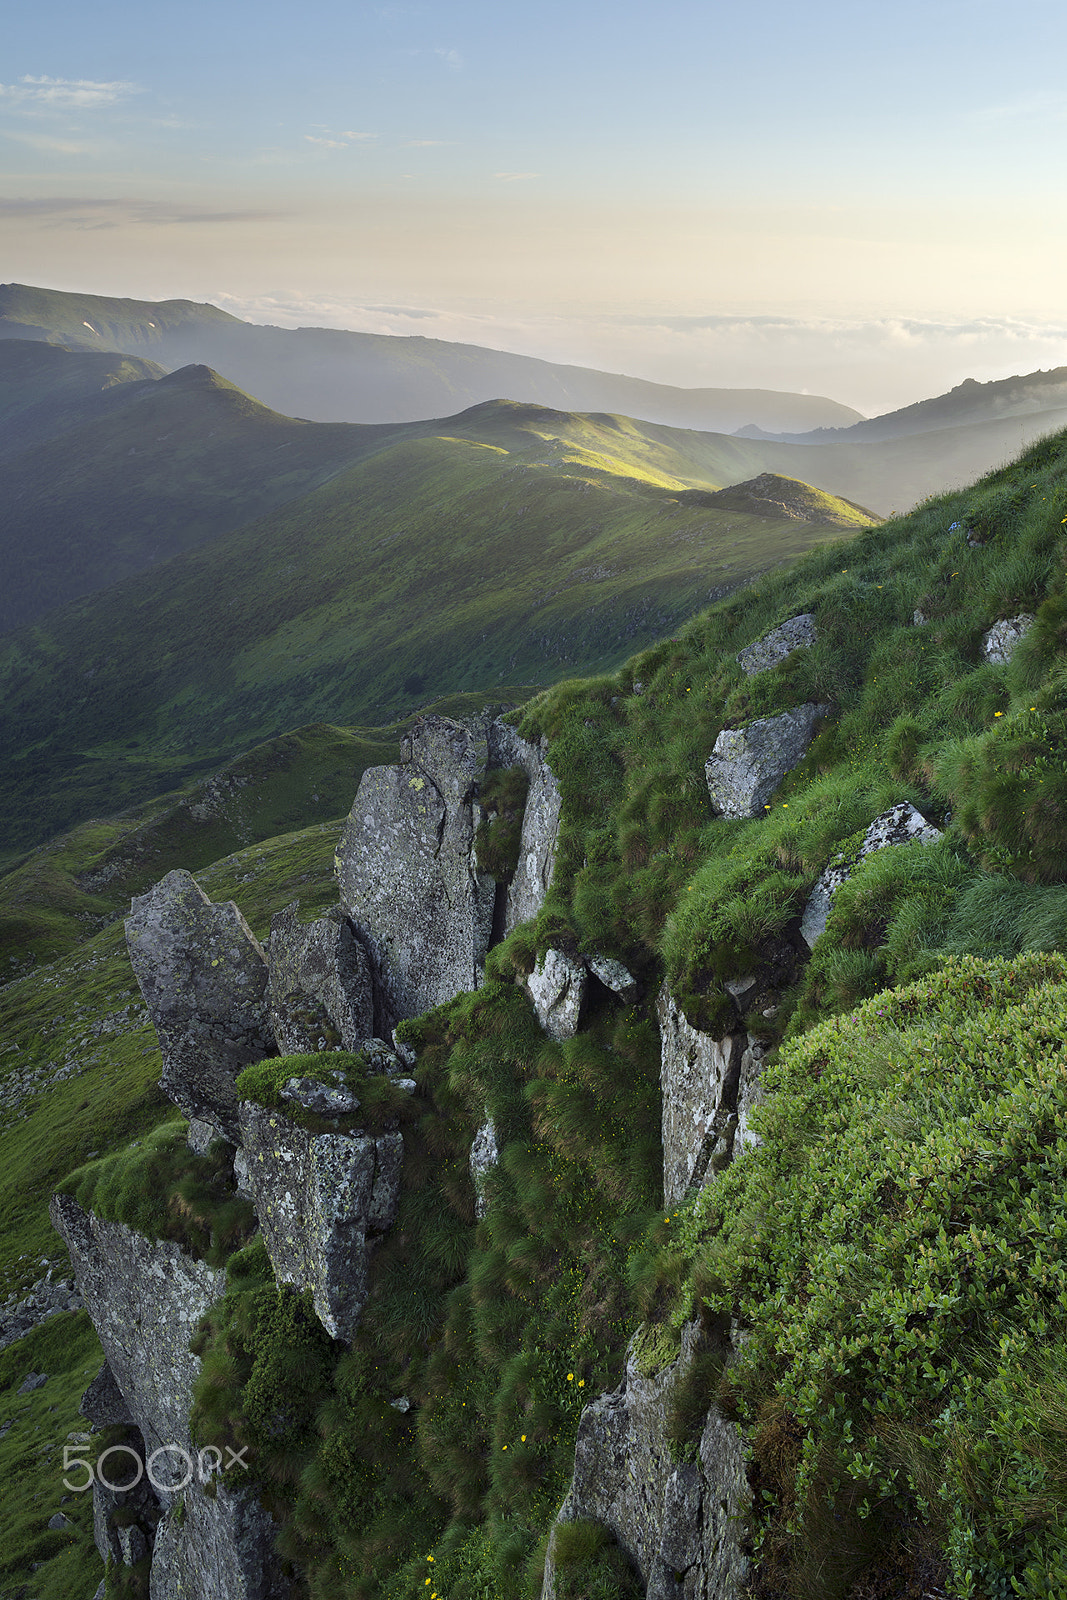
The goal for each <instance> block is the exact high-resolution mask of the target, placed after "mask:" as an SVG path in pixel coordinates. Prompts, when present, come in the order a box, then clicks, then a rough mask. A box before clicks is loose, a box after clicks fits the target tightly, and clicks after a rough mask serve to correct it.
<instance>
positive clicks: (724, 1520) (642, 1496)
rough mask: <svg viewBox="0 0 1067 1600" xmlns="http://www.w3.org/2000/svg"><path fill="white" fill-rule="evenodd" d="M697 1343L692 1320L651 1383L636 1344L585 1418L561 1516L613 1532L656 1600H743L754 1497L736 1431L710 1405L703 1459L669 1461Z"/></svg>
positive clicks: (548, 1591)
mask: <svg viewBox="0 0 1067 1600" xmlns="http://www.w3.org/2000/svg"><path fill="white" fill-rule="evenodd" d="M698 1338H699V1336H698V1332H697V1327H696V1324H690V1325H689V1327H687V1328H686V1329H685V1330H684V1332H683V1337H682V1352H681V1355H680V1356H679V1357H678V1359H677V1360H676V1361H675V1362H674V1363H672V1365H670V1366H669V1367H666V1368H664V1369H663V1370H662V1371H661V1372H659V1373H657V1374H655V1376H653V1377H649V1378H645V1377H642V1376H641V1373H640V1371H639V1370H638V1367H637V1365H636V1363H635V1360H634V1356H633V1350H634V1346H633V1345H631V1349H630V1353H629V1354H628V1357H627V1362H626V1377H625V1379H624V1381H623V1384H622V1386H621V1387H620V1388H619V1389H616V1390H615V1391H613V1392H612V1393H611V1394H606V1395H601V1396H600V1397H599V1398H598V1399H597V1400H594V1401H593V1403H592V1405H590V1406H587V1407H586V1409H585V1410H584V1411H583V1413H582V1420H581V1422H580V1424H579V1427H578V1439H577V1442H576V1445H575V1451H574V1476H573V1478H572V1480H571V1486H570V1489H569V1491H568V1493H567V1497H566V1499H565V1500H564V1502H563V1505H562V1507H561V1508H560V1511H559V1515H558V1517H557V1519H556V1521H557V1523H561V1522H574V1521H578V1520H581V1519H589V1520H591V1521H594V1522H599V1523H601V1524H603V1526H604V1527H606V1528H609V1529H610V1531H611V1532H612V1534H613V1535H614V1536H615V1539H616V1540H617V1542H618V1544H619V1545H620V1546H621V1547H622V1548H623V1549H624V1550H625V1551H626V1552H627V1554H628V1555H629V1556H630V1557H631V1559H632V1560H633V1562H634V1564H635V1566H636V1567H637V1569H638V1571H639V1573H640V1575H641V1578H642V1581H643V1582H644V1583H645V1585H646V1590H647V1594H648V1595H649V1596H650V1597H651V1600H739V1597H740V1595H741V1593H742V1591H743V1585H744V1581H745V1578H746V1575H747V1570H748V1562H747V1559H746V1556H745V1553H744V1542H743V1541H744V1520H743V1519H744V1515H745V1512H746V1510H747V1507H748V1504H749V1499H750V1492H749V1489H748V1483H747V1480H746V1477H745V1469H744V1456H743V1450H742V1445H741V1440H740V1436H739V1435H738V1433H737V1430H736V1428H735V1427H734V1426H733V1424H732V1423H729V1422H727V1421H726V1419H725V1418H724V1417H722V1415H721V1414H720V1413H719V1412H718V1410H717V1409H716V1408H714V1407H713V1408H712V1410H711V1412H710V1413H709V1416H708V1419H707V1422H706V1423H705V1426H704V1430H703V1433H702V1436H701V1441H700V1448H699V1460H698V1462H694V1463H691V1464H688V1463H678V1462H675V1461H674V1460H673V1459H672V1452H671V1447H670V1443H669V1424H670V1413H671V1398H672V1395H673V1392H674V1388H675V1385H676V1384H677V1383H678V1381H679V1379H680V1378H681V1377H682V1376H683V1375H684V1373H685V1371H686V1370H687V1368H688V1366H689V1365H690V1363H691V1362H692V1360H693V1357H694V1354H695V1353H696V1350H697V1348H698ZM552 1550H553V1542H552V1541H551V1540H550V1542H549V1559H548V1561H547V1562H546V1565H545V1582H544V1587H543V1589H542V1592H541V1595H542V1600H556V1596H557V1592H558V1591H557V1581H556V1569H555V1563H554V1561H553V1558H552Z"/></svg>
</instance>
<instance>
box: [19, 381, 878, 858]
mask: <svg viewBox="0 0 1067 1600" xmlns="http://www.w3.org/2000/svg"><path fill="white" fill-rule="evenodd" d="M170 381H172V382H173V381H174V380H170ZM453 425H454V426H456V427H457V429H462V428H464V427H466V428H467V429H469V431H470V432H471V433H476V434H477V437H468V436H465V435H464V433H461V432H459V431H457V432H456V433H451V432H449V433H442V434H439V435H435V436H433V437H427V438H418V437H408V438H402V439H401V440H400V442H398V443H394V444H391V445H388V446H386V447H385V448H383V449H379V450H378V451H377V452H376V453H375V454H373V455H371V456H370V457H368V459H366V460H365V461H363V462H362V463H359V464H357V465H356V466H354V467H351V468H348V469H347V470H345V471H343V472H341V473H339V474H338V475H336V476H334V477H333V478H332V479H331V480H330V481H329V482H327V483H326V484H324V485H323V486H322V487H320V488H318V489H316V490H314V491H313V492H312V493H311V494H310V495H305V496H304V497H302V498H301V500H300V501H299V502H298V503H296V504H295V505H294V506H292V507H283V508H282V509H281V510H279V511H276V512H274V513H272V514H271V515H270V516H267V517H265V518H261V519H260V520H258V521H256V522H253V523H251V524H249V525H247V526H246V527H244V528H243V529H241V530H239V531H238V532H236V533H233V534H230V535H228V536H226V537H224V538H217V539H215V540H214V541H213V542H212V543H211V544H209V545H207V546H206V547H203V548H201V549H199V550H195V551H192V552H190V553H188V554H186V555H182V556H178V557H175V558H173V559H172V560H171V561H169V562H167V563H166V564H164V565H163V566H160V567H157V568H153V569H151V570H149V571H146V572H143V573H141V574H139V575H137V576H135V577H132V578H128V579H126V580H125V581H124V582H122V583H119V584H116V585H114V586H113V587H112V588H110V589H108V590H106V591H105V592H103V593H102V594H100V595H96V596H93V597H91V598H90V599H88V600H85V601H80V602H77V603H76V604H74V605H71V606H68V607H66V608H64V609H62V610H60V611H58V612H54V613H52V614H51V615H49V616H48V617H47V618H45V619H44V620H43V621H42V622H41V624H40V625H39V626H38V627H37V628H35V629H32V630H23V631H22V632H21V633H18V634H15V635H11V636H10V637H9V638H8V640H7V641H6V642H5V643H4V645H3V648H2V650H0V684H2V689H3V695H2V705H0V749H2V751H3V757H2V759H0V793H2V794H3V797H4V805H5V818H6V834H7V839H6V842H7V845H8V848H9V849H10V848H17V847H22V848H25V847H26V846H27V845H30V844H32V843H35V842H38V841H39V840H41V839H42V838H44V837H47V835H48V834H49V833H51V832H55V831H56V830H57V829H58V828H60V827H64V826H70V825H72V824H73V823H75V822H77V821H79V820H81V819H83V818H84V817H85V816H86V815H98V814H100V813H101V812H107V811H110V810H114V809H116V808H117V807H119V806H121V805H123V804H125V803H128V802H129V801H133V800H143V799H146V798H148V796H150V795H151V794H154V793H158V792H159V791H160V790H162V789H166V788H170V787H173V786H174V784H175V783H177V782H180V781H182V780H184V779H185V778H186V777H188V776H192V775H194V774H196V773H202V772H203V771H205V770H206V769H207V768H209V767H214V766H217V765H218V764H219V762H220V761H221V760H223V759H225V757H226V754H227V752H228V751H229V750H230V749H232V748H233V745H234V743H240V744H244V745H247V744H250V743H252V742H255V741H258V740H262V739H266V738H270V737H271V736H273V735H274V734H276V733H277V732H278V731H279V729H282V728H285V727H287V726H292V725H294V724H297V723H301V722H307V721H327V722H341V723H352V722H358V723H364V724H365V723H380V722H384V721H387V720H390V719H392V718H393V717H396V716H399V715H403V714H405V713H407V712H408V711H410V710H411V709H413V708H414V707H415V706H417V705H418V704H420V703H421V702H422V701H424V700H425V698H426V696H427V694H428V693H437V694H441V693H451V692H457V691H462V690H473V689H476V688H478V687H479V686H484V685H492V684H494V683H515V682H519V683H521V682H538V683H544V682H550V681H554V680H555V679H556V678H558V677H560V676H562V675H564V674H565V673H567V672H573V671H574V670H575V669H576V668H578V667H580V668H582V669H583V670H593V669H599V668H601V667H607V666H610V665H614V664H615V663H617V662H618V661H620V660H621V659H623V658H624V657H625V655H627V654H628V653H629V652H630V651H631V650H632V649H633V647H634V644H635V643H639V642H640V641H641V640H651V639H653V638H656V637H659V636H660V635H662V634H663V633H664V632H665V631H667V630H669V629H670V628H671V627H673V626H675V625H676V624H677V623H678V622H680V621H681V620H682V619H684V618H685V617H687V616H689V615H691V614H692V613H693V612H694V611H695V610H698V609H699V608H700V607H701V606H702V605H704V604H706V603H707V601H708V599H709V598H711V597H713V596H714V595H715V594H721V593H723V592H725V591H726V590H728V589H731V588H733V587H736V585H737V584H739V583H744V582H747V581H748V580H749V579H751V578H752V577H753V576H754V575H755V574H756V573H758V572H760V571H764V570H766V568H767V567H768V566H771V565H774V564H776V563H778V562H781V561H786V560H790V559H793V558H794V557H796V556H797V555H799V554H802V553H803V552H804V551H805V550H807V549H809V548H810V547H811V546H812V544H814V543H819V542H822V541H824V540H826V539H827V538H828V537H833V536H834V535H835V534H837V535H838V536H840V532H841V531H843V530H847V529H851V528H854V527H855V526H857V525H861V524H862V523H863V522H864V521H866V520H868V519H867V518H866V517H865V516H864V514H863V513H861V512H858V511H857V510H856V509H855V508H854V507H852V506H848V505H845V504H842V505H841V506H840V507H839V514H838V525H837V527H836V528H833V527H828V526H827V525H826V524H825V522H824V521H822V520H820V522H819V523H817V524H812V523H807V522H800V521H797V520H796V519H795V518H793V517H790V516H786V515H783V514H782V511H781V508H780V507H779V506H776V505H768V506H767V507H759V508H752V509H749V510H748V511H745V512H737V511H722V510H717V509H715V508H712V507H709V506H707V505H705V504H704V503H703V498H704V497H703V496H700V495H698V496H696V503H693V502H692V501H691V500H690V499H688V498H687V495H686V488H687V483H686V482H685V481H684V480H682V479H681V478H676V477H673V476H672V475H671V474H670V473H669V472H668V471H667V470H665V468H666V467H668V466H669V467H674V468H679V469H680V468H681V467H683V466H684V465H686V463H684V462H683V461H682V460H681V459H680V457H678V455H677V452H671V451H665V450H664V449H662V448H660V447H657V448H655V449H653V448H651V447H650V446H647V445H644V461H643V462H642V463H641V464H638V463H635V462H634V461H632V460H629V459H627V458H626V457H625V456H623V455H620V454H609V453H608V452H609V451H611V450H614V451H618V450H619V448H620V446H619V444H618V442H617V441H618V439H619V438H620V437H625V436H626V435H627V432H628V426H627V425H626V424H625V423H618V424H617V423H616V422H615V421H614V419H606V420H604V421H601V422H597V421H596V420H595V419H590V418H577V419H573V418H569V417H566V416H564V417H562V418H561V419H559V420H558V421H557V422H555V423H553V422H552V421H551V416H550V414H547V413H544V412H542V411H540V410H536V409H534V408H523V407H515V406H506V405H501V406H497V407H491V408H488V415H486V414H485V408H482V409H481V412H480V413H479V414H478V415H476V416H474V417H473V418H468V419H466V420H465V419H463V418H459V419H454V424H453ZM492 439H495V440H496V441H498V442H490V440H492ZM504 440H506V441H507V443H503V442H500V441H504ZM642 443H643V442H642ZM594 444H596V445H598V446H599V448H598V449H593V448H592V446H593V445H594ZM690 481H691V480H690ZM46 774H47V787H48V791H49V797H48V799H47V800H45V801H43V802H42V797H41V790H42V781H43V780H44V778H45V775H46Z"/></svg>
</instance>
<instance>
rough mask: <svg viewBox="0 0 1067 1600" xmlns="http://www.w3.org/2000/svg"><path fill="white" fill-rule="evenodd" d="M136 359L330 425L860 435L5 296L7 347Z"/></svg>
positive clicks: (507, 364)
mask: <svg viewBox="0 0 1067 1600" xmlns="http://www.w3.org/2000/svg"><path fill="white" fill-rule="evenodd" d="M3 338H16V339H52V340H57V341H59V342H60V343H63V344H69V345H76V346H78V347H79V348H81V349H101V348H108V349H113V350H122V351H126V352H127V353H128V354H131V355H138V356H147V357H149V358H150V359H151V360H153V361H158V362H160V363H161V364H162V365H163V366H165V367H169V368H172V369H173V368H175V367H182V366H186V365H187V364H188V363H190V362H195V363H203V364H206V365H207V366H211V367H215V368H217V369H218V370H219V371H220V372H225V373H226V374H227V376H228V377H230V378H232V379H233V380H234V381H235V382H236V383H238V384H240V386H241V387H242V388H243V389H248V390H249V391H250V392H251V393H252V394H255V395H258V396H259V398H260V399H261V400H263V401H265V402H266V404H268V405H270V406H273V407H275V408H276V409H277V410H279V411H285V412H289V413H291V414H295V415H297V416H301V417H312V418H315V419H317V420H319V421H323V422H334V421H338V420H340V421H346V422H384V421H405V420H407V421H414V420H416V419H417V418H420V417H432V416H447V415H450V414H451V413H452V412H455V411H462V410H464V409H465V408H466V407H468V406H472V405H476V404H478V403H479V402H481V401H483V400H491V399H493V398H496V397H498V396H501V395H510V396H514V397H516V398H521V399H523V400H531V401H535V402H537V403H538V404H541V405H550V406H559V407H561V408H563V409H565V410H568V411H619V412H623V413H625V414H626V415H628V416H638V417H650V418H652V419H654V420H656V421H659V422H666V423H670V424H672V425H674V426H676V427H689V428H705V429H709V428H710V429H716V430H721V431H722V432H725V433H730V432H732V431H733V430H734V429H735V428H739V427H741V426H742V425H743V424H744V423H749V422H755V423H758V424H759V425H760V426H762V427H765V428H769V429H783V428H785V429H797V428H817V427H823V426H825V427H835V426H847V425H848V424H849V423H852V422H855V421H857V420H858V418H859V413H858V412H856V411H854V410H853V409H852V408H851V407H850V406H842V405H839V404H838V403H837V402H836V401H833V400H825V399H822V398H820V397H819V396H816V395H799V394H778V393H775V392H774V391H771V390H765V389H676V388H672V387H671V386H670V385H668V384H660V383H648V382H645V381H644V380H642V379H639V378H627V377H623V376H621V375H620V374H617V373H608V372H596V371H591V370H590V369H588V368H585V367H572V366H560V365H557V364H554V363H552V362H549V361H540V360H536V359H535V358H533V357H530V356H517V355H512V354H510V353H508V352H507V351H503V350H487V349H483V348H481V347H480V346H478V345H466V344H451V343H448V342H446V341H444V340H441V339H422V338H406V337H400V338H397V337H393V336H391V335H383V334H372V333H347V332H344V331H343V330H339V329H333V328H292V329H290V328H267V327H260V326H257V325H255V324H253V323H248V322H241V321H240V320H239V319H238V318H236V317H231V316H229V315H228V314H227V313H226V312H223V311H219V310H218V309H217V308H216V307H215V306H211V305H195V304H193V303H192V302H191V301H188V300H165V301H160V302H152V301H142V300H115V299H110V298H107V297H105V296H101V295H80V294H65V293H61V292H59V291H57V290H52V289H37V288H33V287H31V286H29V285H26V284H17V283H8V284H0V339H3Z"/></svg>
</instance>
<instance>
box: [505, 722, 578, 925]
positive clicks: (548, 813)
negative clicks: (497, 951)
mask: <svg viewBox="0 0 1067 1600" xmlns="http://www.w3.org/2000/svg"><path fill="white" fill-rule="evenodd" d="M544 747H545V741H544V740H542V741H541V744H540V745H533V744H530V743H529V742H528V740H526V739H520V738H519V735H518V734H517V733H516V732H515V729H514V728H511V727H509V726H508V725H507V724H506V723H504V722H500V721H496V722H494V723H492V724H491V725H490V728H489V752H490V759H491V761H492V764H493V766H494V767H522V768H523V770H524V771H525V773H526V776H527V777H528V778H529V780H530V788H529V792H528V793H527V796H526V810H525V811H524V813H523V818H522V833H521V836H520V841H519V864H518V867H517V868H516V870H515V876H514V878H513V879H512V880H511V883H510V884H509V885H508V897H507V907H506V910H505V916H504V933H505V936H506V935H507V934H509V933H511V932H512V930H513V929H515V928H517V927H518V926H519V924H520V922H529V921H531V920H532V919H533V918H534V917H536V915H537V913H538V912H539V911H540V909H541V907H542V906H543V905H544V903H545V896H546V895H547V894H548V891H549V888H550V887H551V884H552V873H553V870H554V868H555V864H556V843H557V840H558V839H559V823H560V815H561V812H562V809H563V800H562V797H561V795H560V792H559V784H558V783H557V782H556V777H555V774H554V773H553V771H552V769H551V767H550V766H549V765H548V762H547V760H546V758H545V748H544Z"/></svg>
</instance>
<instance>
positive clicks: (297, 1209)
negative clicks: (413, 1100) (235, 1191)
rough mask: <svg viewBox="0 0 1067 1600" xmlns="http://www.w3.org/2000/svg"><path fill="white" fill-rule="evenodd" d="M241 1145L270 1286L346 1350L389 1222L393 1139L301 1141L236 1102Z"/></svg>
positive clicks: (331, 1136)
mask: <svg viewBox="0 0 1067 1600" xmlns="http://www.w3.org/2000/svg"><path fill="white" fill-rule="evenodd" d="M241 1143H242V1147H243V1151H244V1161H245V1165H244V1170H243V1182H244V1184H245V1187H246V1188H247V1190H248V1192H249V1193H250V1194H251V1196H252V1199H253V1201H254V1203H255V1207H256V1215H257V1216H258V1218H259V1225H260V1227H261V1229H262V1230H263V1242H264V1243H265V1245H266V1247H267V1251H268V1253H269V1255H270V1259H271V1264H272V1266H273V1267H274V1273H275V1276H276V1278H277V1279H278V1282H279V1283H291V1284H293V1285H294V1286H295V1287H296V1288H298V1289H310V1290H311V1295H312V1301H313V1304H314V1307H315V1313H316V1315H317V1316H318V1319H319V1321H320V1322H321V1323H322V1326H323V1327H324V1328H325V1329H326V1332H327V1333H328V1334H329V1335H330V1337H331V1338H333V1339H345V1340H351V1338H352V1335H353V1333H354V1332H355V1328H356V1324H357V1322H358V1321H359V1316H360V1313H361V1312H362V1310H363V1307H364V1306H365V1305H366V1303H367V1295H368V1293H369V1289H370V1283H369V1270H368V1269H369V1261H370V1254H371V1251H372V1249H373V1246H374V1239H375V1236H377V1235H380V1234H382V1233H384V1232H385V1230H386V1229H387V1228H389V1227H391V1226H392V1224H393V1222H394V1220H395V1218H396V1209H397V1204H398V1201H399V1196H400V1166H401V1160H402V1157H403V1148H404V1146H403V1139H402V1137H401V1135H400V1134H399V1133H383V1134H378V1135H377V1136H373V1135H367V1134H363V1135H356V1134H344V1133H309V1132H308V1131H307V1129H305V1128H301V1127H299V1126H298V1125H297V1124H296V1123H294V1122H290V1120H289V1119H288V1117H285V1116H283V1115H282V1113H281V1112H279V1111H275V1110H270V1109H268V1108H266V1107H264V1106H258V1105H254V1104H252V1103H251V1102H249V1101H243V1102H242V1104H241Z"/></svg>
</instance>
